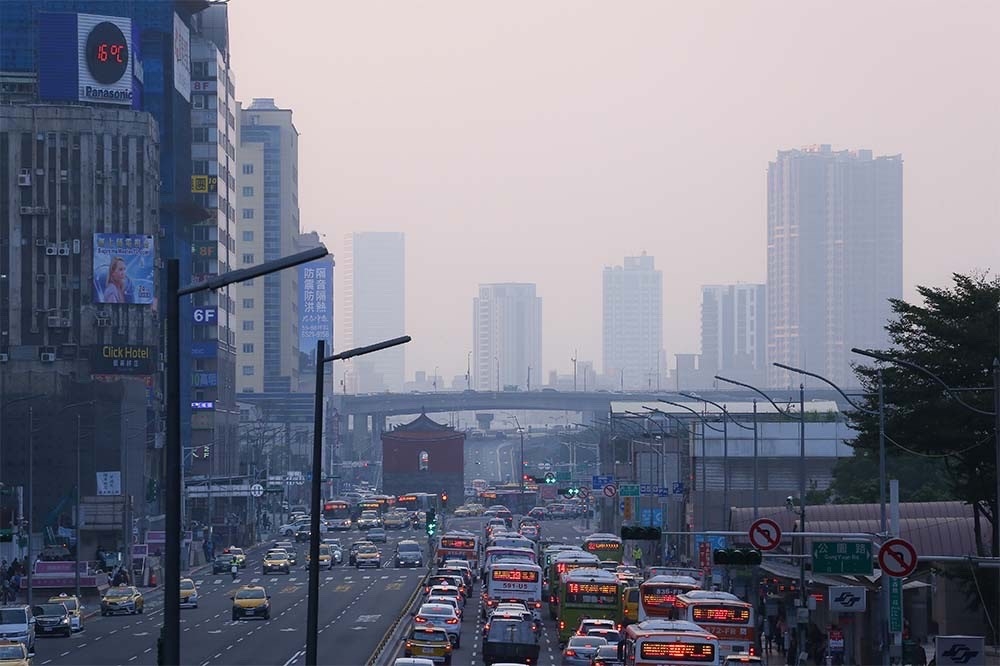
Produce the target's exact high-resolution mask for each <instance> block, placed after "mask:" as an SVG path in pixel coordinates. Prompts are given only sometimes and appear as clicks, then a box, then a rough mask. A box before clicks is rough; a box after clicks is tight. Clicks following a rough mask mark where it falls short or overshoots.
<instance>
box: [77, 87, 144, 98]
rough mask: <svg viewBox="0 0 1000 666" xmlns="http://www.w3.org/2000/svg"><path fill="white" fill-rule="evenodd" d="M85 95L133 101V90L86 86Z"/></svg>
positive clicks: (87, 96)
mask: <svg viewBox="0 0 1000 666" xmlns="http://www.w3.org/2000/svg"><path fill="white" fill-rule="evenodd" d="M83 95H84V97H86V98H87V99H106V100H114V101H122V102H124V101H129V102H131V101H132V91H131V90H115V89H109V88H95V87H94V86H84V89H83Z"/></svg>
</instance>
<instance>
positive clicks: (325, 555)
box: [306, 544, 333, 569]
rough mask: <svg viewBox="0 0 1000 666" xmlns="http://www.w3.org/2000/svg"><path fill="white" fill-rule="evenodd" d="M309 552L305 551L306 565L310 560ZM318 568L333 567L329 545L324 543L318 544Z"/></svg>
mask: <svg viewBox="0 0 1000 666" xmlns="http://www.w3.org/2000/svg"><path fill="white" fill-rule="evenodd" d="M311 559H312V558H311V557H310V554H309V553H306V566H307V567H308V566H309V562H310V561H311ZM319 568H320V569H332V568H333V552H331V550H330V547H329V546H327V545H324V544H320V546H319Z"/></svg>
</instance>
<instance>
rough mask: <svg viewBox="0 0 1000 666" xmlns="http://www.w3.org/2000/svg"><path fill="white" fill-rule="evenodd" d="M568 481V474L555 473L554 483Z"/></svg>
mask: <svg viewBox="0 0 1000 666" xmlns="http://www.w3.org/2000/svg"><path fill="white" fill-rule="evenodd" d="M569 480H570V473H569V472H556V481H569Z"/></svg>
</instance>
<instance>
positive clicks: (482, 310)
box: [472, 283, 544, 391]
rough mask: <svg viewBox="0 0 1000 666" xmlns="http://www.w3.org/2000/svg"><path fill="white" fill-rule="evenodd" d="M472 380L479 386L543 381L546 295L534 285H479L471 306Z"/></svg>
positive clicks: (519, 385) (491, 388)
mask: <svg viewBox="0 0 1000 666" xmlns="http://www.w3.org/2000/svg"><path fill="white" fill-rule="evenodd" d="M472 354H473V356H474V357H475V360H474V365H473V383H474V384H475V386H476V388H477V389H478V390H480V391H495V390H503V388H504V387H506V386H515V387H517V388H518V389H521V390H525V389H527V388H529V386H528V384H529V383H530V384H531V386H535V387H540V386H541V385H542V384H543V383H544V380H543V375H542V299H541V298H539V297H538V296H536V295H535V285H533V284H526V283H500V284H481V285H479V296H477V297H476V298H475V299H473V306H472Z"/></svg>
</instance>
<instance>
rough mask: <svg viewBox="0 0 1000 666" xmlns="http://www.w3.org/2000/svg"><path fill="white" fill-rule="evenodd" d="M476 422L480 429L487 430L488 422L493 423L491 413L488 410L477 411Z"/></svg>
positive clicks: (488, 427)
mask: <svg viewBox="0 0 1000 666" xmlns="http://www.w3.org/2000/svg"><path fill="white" fill-rule="evenodd" d="M476 422H477V423H478V424H479V429H480V430H489V429H490V424H491V423H493V414H490V413H489V412H477V413H476Z"/></svg>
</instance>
